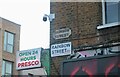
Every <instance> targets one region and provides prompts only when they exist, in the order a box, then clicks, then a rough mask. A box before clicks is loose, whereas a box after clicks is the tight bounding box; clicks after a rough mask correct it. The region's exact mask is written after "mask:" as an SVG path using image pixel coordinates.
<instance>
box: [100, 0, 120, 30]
mask: <svg viewBox="0 0 120 77" xmlns="http://www.w3.org/2000/svg"><path fill="white" fill-rule="evenodd" d="M119 14H120V2H119V0H102V19H103V25H102V26H101V25H100V26H98V28H106V27H112V26H117V25H119V24H120V22H119V21H120V19H119V18H120V17H119V16H120V15H119Z"/></svg>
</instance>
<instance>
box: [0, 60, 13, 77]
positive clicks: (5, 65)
mask: <svg viewBox="0 0 120 77" xmlns="http://www.w3.org/2000/svg"><path fill="white" fill-rule="evenodd" d="M3 62H4V65H3ZM7 64H10V65H11V70H10V71H11V73H7V71H6V70H7V69H6V67H7ZM3 66H4V67H3ZM3 69H4V72H3ZM1 73H2V77H5V76H6V75H10V77H11V75H12V74H13V62H11V61H8V60H4V59H3V60H2V72H1ZM3 73H4V74H3Z"/></svg>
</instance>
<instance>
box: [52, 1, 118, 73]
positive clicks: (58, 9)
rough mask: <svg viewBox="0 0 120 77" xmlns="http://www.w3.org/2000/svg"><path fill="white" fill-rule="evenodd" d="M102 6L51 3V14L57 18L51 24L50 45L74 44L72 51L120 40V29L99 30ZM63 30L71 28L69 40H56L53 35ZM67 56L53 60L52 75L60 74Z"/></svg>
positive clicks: (85, 3)
mask: <svg viewBox="0 0 120 77" xmlns="http://www.w3.org/2000/svg"><path fill="white" fill-rule="evenodd" d="M101 7H102V5H101V3H100V2H51V3H50V12H51V13H55V15H56V18H55V20H53V22H51V23H50V25H51V26H50V45H52V44H57V43H63V42H70V41H71V42H72V49H79V48H80V47H82V46H90V45H96V44H103V43H109V42H111V43H112V42H118V41H119V40H120V36H119V35H120V32H119V31H120V27H114V28H109V29H104V30H97V26H98V25H100V24H102V8H101ZM61 28H70V29H71V31H72V34H71V35H70V37H69V38H64V39H58V40H56V39H54V38H53V33H54V31H55V30H58V29H61ZM66 57H67V56H62V57H55V58H51V75H59V74H60V63H61V61H63V60H65V59H66Z"/></svg>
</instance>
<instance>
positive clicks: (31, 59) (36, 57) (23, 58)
mask: <svg viewBox="0 0 120 77" xmlns="http://www.w3.org/2000/svg"><path fill="white" fill-rule="evenodd" d="M40 55H41V48H36V49H30V50H23V51H17V52H16V69H17V70H21V69H28V68H35V67H40V66H41V62H40Z"/></svg>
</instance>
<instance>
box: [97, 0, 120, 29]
mask: <svg viewBox="0 0 120 77" xmlns="http://www.w3.org/2000/svg"><path fill="white" fill-rule="evenodd" d="M105 2H106V1H105V0H102V2H101V3H102V25H99V26H97V29H104V28H109V27H114V26H118V25H120V22H119V20H118V22H112V23H106V9H105V8H106V3H105Z"/></svg>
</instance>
